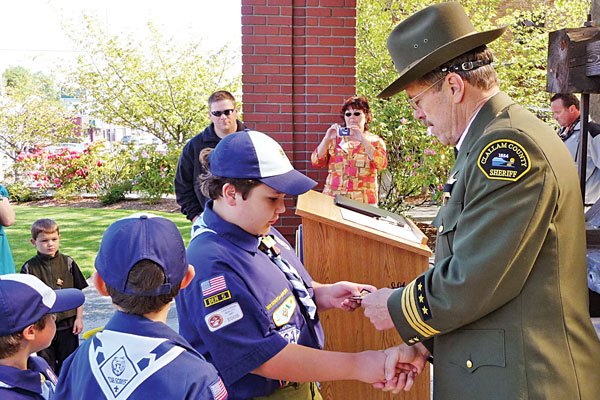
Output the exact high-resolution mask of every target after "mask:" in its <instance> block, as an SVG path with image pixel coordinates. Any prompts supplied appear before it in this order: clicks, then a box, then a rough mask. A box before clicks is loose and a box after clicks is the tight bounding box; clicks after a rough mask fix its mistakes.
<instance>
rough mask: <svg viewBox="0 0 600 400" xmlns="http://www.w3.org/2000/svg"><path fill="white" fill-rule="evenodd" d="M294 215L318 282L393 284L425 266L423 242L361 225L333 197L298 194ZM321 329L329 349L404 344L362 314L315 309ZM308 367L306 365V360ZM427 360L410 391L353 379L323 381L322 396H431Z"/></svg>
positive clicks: (423, 399)
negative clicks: (383, 388)
mask: <svg viewBox="0 0 600 400" xmlns="http://www.w3.org/2000/svg"><path fill="white" fill-rule="evenodd" d="M296 214H298V215H300V216H301V217H302V231H303V239H302V242H303V246H302V247H303V257H304V265H305V266H306V268H307V269H308V271H309V272H310V274H311V275H312V277H313V279H314V280H315V281H317V282H321V283H333V282H338V281H341V280H347V281H351V282H358V283H369V284H371V285H373V286H375V287H378V288H381V287H391V288H397V287H399V286H400V285H402V284H406V283H408V282H410V281H411V280H413V279H414V278H415V277H417V276H418V275H420V274H421V273H422V272H423V271H425V270H426V269H427V268H428V260H429V257H430V256H431V250H430V249H429V248H428V247H427V246H426V245H425V244H424V243H426V237H425V235H423V234H422V233H421V232H420V231H419V229H418V228H417V227H416V226H415V225H414V224H413V223H412V222H411V221H408V222H409V224H411V227H412V229H413V230H416V231H415V233H416V234H417V235H420V238H422V239H425V241H424V242H423V241H421V242H415V241H409V240H405V239H401V238H399V237H395V236H393V235H391V234H387V233H384V232H381V231H378V230H376V229H373V228H370V227H368V226H364V225H360V224H358V223H354V222H351V221H348V220H345V219H344V218H343V217H342V212H341V209H340V208H339V207H338V206H336V205H335V204H334V201H333V198H332V197H329V196H326V195H324V194H322V193H318V192H315V191H309V192H307V193H305V194H303V195H301V196H299V197H298V204H297V206H296ZM319 316H320V318H321V322H322V324H323V327H324V329H325V348H326V349H327V350H335V351H346V352H358V351H362V350H376V349H385V348H388V347H391V346H395V345H398V344H400V343H402V339H401V338H400V336H399V335H398V333H397V332H396V330H394V329H390V330H388V331H384V332H380V331H377V330H376V329H375V327H373V325H372V324H371V323H370V321H369V320H368V319H367V318H366V317H365V316H364V315H363V312H362V310H356V311H354V312H352V313H349V312H344V311H341V310H330V311H327V312H323V313H320V314H319ZM306 368H310V366H309V365H307V366H306ZM429 386H430V380H429V364H427V365H426V367H425V370H424V371H423V372H422V373H421V375H420V376H419V377H418V379H417V381H416V382H415V385H414V386H413V388H412V390H411V391H410V392H408V393H407V392H402V393H400V394H398V395H395V396H393V395H391V394H389V393H386V392H382V391H380V390H376V389H373V388H372V386H371V385H368V384H366V383H362V382H356V381H340V382H322V383H321V393H322V394H323V398H324V399H329V400H346V399H369V400H377V399H392V398H393V399H411V400H412V399H415V400H416V399H418V400H429V399H430V394H429V393H430V389H429Z"/></svg>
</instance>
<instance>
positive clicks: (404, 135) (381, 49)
mask: <svg viewBox="0 0 600 400" xmlns="http://www.w3.org/2000/svg"><path fill="white" fill-rule="evenodd" d="M436 2H439V1H434V2H433V3H436ZM460 3H461V4H463V6H464V7H465V9H466V11H467V14H469V16H470V18H471V20H472V21H473V25H474V26H475V29H477V30H486V29H491V28H493V27H496V26H502V25H508V26H509V29H508V32H507V33H506V34H504V35H503V36H502V37H501V38H500V39H499V40H496V41H494V42H493V43H491V44H490V47H491V48H492V50H493V51H494V53H495V55H496V70H497V71H498V75H499V78H500V81H501V89H502V90H504V91H506V92H507V93H508V94H509V95H510V96H512V97H513V99H514V100H515V101H517V102H518V103H520V104H523V105H525V106H527V107H529V108H530V109H531V110H532V111H534V112H536V113H538V114H539V115H540V116H542V117H545V118H546V120H549V118H548V117H550V115H549V114H548V113H545V112H544V110H545V109H548V104H549V97H550V96H549V94H548V93H546V92H545V87H546V64H547V52H548V50H547V49H548V33H549V32H551V31H554V30H557V29H561V28H564V27H579V26H582V25H583V22H584V21H585V20H586V15H587V12H588V11H589V0H568V1H567V0H556V1H554V2H546V1H541V0H537V1H533V2H530V3H525V2H518V3H516V2H513V1H511V2H508V1H504V0H462V1H460ZM430 4H432V2H431V1H425V0H359V1H358V4H357V18H358V24H357V69H358V73H357V75H358V76H357V91H358V93H360V94H363V95H366V96H367V97H368V98H369V99H371V105H372V108H373V114H374V121H373V123H372V128H371V130H372V131H373V133H375V134H378V135H380V136H382V137H383V138H384V140H385V141H386V144H387V147H388V157H389V163H388V175H387V177H384V180H383V181H384V182H383V183H384V184H383V185H382V201H381V205H382V207H385V208H388V209H391V210H397V209H400V208H404V207H405V206H406V205H405V204H404V198H405V197H406V196H414V195H419V194H425V195H427V196H429V197H430V198H432V199H434V200H435V199H437V198H438V197H439V195H440V190H441V188H442V184H443V181H444V180H445V179H446V177H447V173H448V170H449V168H450V166H451V164H452V163H453V155H452V154H451V153H452V152H451V150H450V149H449V148H445V147H442V146H441V145H440V144H439V143H437V141H436V140H434V141H433V142H432V138H431V137H428V136H427V133H426V129H425V127H423V126H421V125H420V124H418V123H417V122H415V121H414V119H413V117H412V114H413V112H412V109H411V108H410V106H409V105H408V104H407V102H406V95H405V94H400V95H397V96H395V97H393V98H392V99H390V100H377V99H376V95H377V94H378V93H379V92H380V91H381V90H382V89H383V88H385V87H386V86H387V85H388V84H390V83H391V82H393V81H394V80H395V79H396V78H397V73H396V70H395V69H394V66H393V64H392V61H391V59H390V56H389V54H388V52H387V49H386V40H387V37H388V35H389V34H390V32H391V31H392V30H393V29H394V27H395V26H396V25H397V24H398V23H399V22H400V21H402V20H404V19H405V18H407V17H408V16H410V15H411V14H413V13H415V12H416V11H418V10H421V9H423V8H425V7H426V6H428V5H430ZM508 5H511V7H514V6H520V7H521V8H519V9H513V8H510V7H509V6H508Z"/></svg>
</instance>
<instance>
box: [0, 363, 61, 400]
mask: <svg viewBox="0 0 600 400" xmlns="http://www.w3.org/2000/svg"><path fill="white" fill-rule="evenodd" d="M57 379H58V378H57V377H56V375H54V372H52V368H50V366H49V365H48V363H47V362H46V360H44V359H43V358H41V357H37V356H30V357H29V359H28V360H27V369H26V370H22V369H18V368H14V367H7V366H4V365H0V399H2V400H25V399H46V400H51V399H54V398H55V397H54V390H55V387H56V381H57Z"/></svg>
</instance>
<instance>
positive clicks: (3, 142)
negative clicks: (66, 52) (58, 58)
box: [0, 67, 76, 161]
mask: <svg viewBox="0 0 600 400" xmlns="http://www.w3.org/2000/svg"><path fill="white" fill-rule="evenodd" d="M2 84H3V88H4V92H5V93H6V96H4V97H2V98H0V151H1V152H2V153H3V154H5V155H6V156H8V157H9V158H10V159H11V160H13V161H15V160H16V159H17V156H18V155H19V153H21V152H22V151H23V150H25V149H27V148H30V147H33V146H34V145H40V144H42V145H47V144H51V143H55V142H60V141H62V140H63V139H65V138H67V137H70V136H73V135H74V133H75V128H76V127H75V125H74V124H73V122H72V121H73V115H72V114H71V113H70V112H69V111H68V110H67V109H66V108H65V107H64V105H63V104H62V103H60V101H59V98H58V91H57V89H56V85H55V83H54V79H53V78H52V77H50V76H47V75H44V74H41V73H35V74H34V73H31V71H29V70H27V69H26V68H23V67H11V68H8V69H7V70H5V71H4V73H3V75H2Z"/></svg>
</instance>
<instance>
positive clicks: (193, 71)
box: [73, 17, 240, 144]
mask: <svg viewBox="0 0 600 400" xmlns="http://www.w3.org/2000/svg"><path fill="white" fill-rule="evenodd" d="M84 21H85V23H84V28H85V29H83V30H82V31H81V32H78V33H77V34H76V35H74V36H73V37H74V38H75V40H76V41H77V42H78V45H79V47H80V48H81V49H83V50H84V55H82V56H81V57H79V60H78V67H77V71H76V73H75V74H74V79H73V80H74V82H77V84H78V85H79V86H80V88H81V89H82V92H83V93H84V97H83V99H82V100H83V101H85V103H86V104H87V107H88V109H89V112H90V114H91V115H94V116H97V117H99V118H100V119H102V120H104V121H106V122H109V123H114V124H118V125H121V126H126V127H129V128H132V129H139V130H142V131H146V132H149V133H151V134H153V135H154V136H156V137H157V138H159V139H161V140H162V141H163V142H165V143H174V144H181V143H183V142H185V141H186V139H188V138H190V137H191V136H193V135H195V134H197V133H198V132H199V131H200V130H201V129H203V128H204V126H205V125H207V124H208V123H209V120H208V110H207V103H206V101H207V98H208V96H209V95H210V94H211V93H212V92H214V91H215V90H219V89H227V90H230V91H232V92H236V91H237V89H238V88H239V87H240V76H232V75H231V73H230V68H231V66H232V65H234V64H235V63H238V62H239V56H238V55H237V54H233V53H232V52H231V51H230V49H229V48H228V47H223V48H221V49H220V50H218V51H215V52H205V51H202V50H201V48H200V44H199V43H189V44H185V45H178V44H176V43H174V42H173V40H172V39H164V38H163V36H162V35H161V34H160V32H159V31H158V30H157V29H156V28H155V27H154V26H153V25H152V24H148V29H149V37H148V38H147V40H146V41H143V42H142V41H135V40H133V39H124V38H122V37H119V36H110V35H108V34H107V33H106V32H104V31H103V30H102V29H100V28H99V27H98V26H99V25H100V24H98V23H97V22H96V21H95V20H94V19H93V18H91V17H84Z"/></svg>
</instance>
